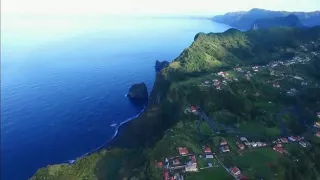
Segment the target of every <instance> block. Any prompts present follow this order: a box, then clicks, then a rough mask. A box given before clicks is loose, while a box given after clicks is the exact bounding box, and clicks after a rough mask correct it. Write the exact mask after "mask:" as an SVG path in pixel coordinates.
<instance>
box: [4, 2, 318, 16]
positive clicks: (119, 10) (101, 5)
mask: <svg viewBox="0 0 320 180" xmlns="http://www.w3.org/2000/svg"><path fill="white" fill-rule="evenodd" d="M253 7H256V8H264V9H270V10H287V11H315V10H320V0H184V1H182V0H1V13H13V14H16V13H50V14H51V13H54V14H56V13H58V14H77V13H90V14H91V13H93V14H95V13H103V14H130V15H131V14H138V15H139V14H154V15H159V14H163V15H166V14H167V15H168V14H219V13H225V12H230V11H239V10H249V9H251V8H253Z"/></svg>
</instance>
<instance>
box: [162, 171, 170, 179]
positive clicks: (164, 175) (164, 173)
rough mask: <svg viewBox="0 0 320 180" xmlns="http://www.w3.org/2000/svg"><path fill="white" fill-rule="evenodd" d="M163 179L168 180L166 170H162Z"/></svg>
mask: <svg viewBox="0 0 320 180" xmlns="http://www.w3.org/2000/svg"><path fill="white" fill-rule="evenodd" d="M163 179H164V180H169V173H168V172H167V171H166V172H163Z"/></svg>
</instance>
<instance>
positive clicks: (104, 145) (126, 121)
mask: <svg viewBox="0 0 320 180" xmlns="http://www.w3.org/2000/svg"><path fill="white" fill-rule="evenodd" d="M146 108H147V105H146V106H144V107H143V109H142V110H141V111H140V112H139V113H138V114H137V115H135V116H132V117H130V118H128V119H126V120H125V121H123V122H121V123H120V124H119V125H118V126H116V130H115V132H114V134H113V136H112V137H111V138H110V139H109V140H108V141H107V142H105V143H103V144H102V145H100V146H99V147H97V148H95V149H93V150H92V151H89V152H87V153H85V154H83V155H81V156H78V157H76V158H75V159H70V160H68V161H67V162H65V163H68V164H74V163H76V162H77V159H79V158H82V157H85V156H88V155H90V154H92V153H95V152H97V151H100V150H101V149H103V148H106V147H107V146H108V145H109V143H110V142H111V141H113V140H114V138H115V137H117V135H118V133H119V129H120V128H121V127H122V125H124V124H126V123H128V122H130V121H132V120H135V119H136V118H138V117H139V116H140V115H141V114H142V113H143V112H144V111H145V110H146ZM62 163H63V162H62Z"/></svg>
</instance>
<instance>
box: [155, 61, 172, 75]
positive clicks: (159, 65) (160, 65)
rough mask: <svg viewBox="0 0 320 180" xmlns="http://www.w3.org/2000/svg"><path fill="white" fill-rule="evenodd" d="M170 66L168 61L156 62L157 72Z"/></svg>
mask: <svg viewBox="0 0 320 180" xmlns="http://www.w3.org/2000/svg"><path fill="white" fill-rule="evenodd" d="M167 66H169V62H168V61H158V60H157V61H156V65H155V70H156V72H159V71H161V70H162V69H163V68H165V67H167Z"/></svg>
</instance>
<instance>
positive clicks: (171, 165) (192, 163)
mask: <svg viewBox="0 0 320 180" xmlns="http://www.w3.org/2000/svg"><path fill="white" fill-rule="evenodd" d="M177 151H178V153H179V156H175V157H171V158H165V160H164V161H163V162H162V161H160V162H157V167H158V168H161V169H164V171H163V173H162V174H163V179H164V180H183V176H182V175H181V174H180V173H184V172H198V165H197V159H196V156H195V155H194V154H193V153H189V152H188V149H187V148H186V147H177ZM169 171H170V172H169Z"/></svg>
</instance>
